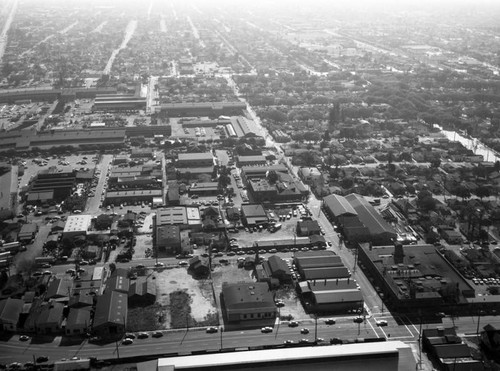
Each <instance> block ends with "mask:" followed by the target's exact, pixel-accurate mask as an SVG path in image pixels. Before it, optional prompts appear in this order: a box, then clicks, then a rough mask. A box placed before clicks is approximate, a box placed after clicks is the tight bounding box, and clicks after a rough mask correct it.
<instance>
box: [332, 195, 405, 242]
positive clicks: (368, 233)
mask: <svg viewBox="0 0 500 371" xmlns="http://www.w3.org/2000/svg"><path fill="white" fill-rule="evenodd" d="M323 207H324V210H325V212H326V213H327V214H328V215H329V216H330V217H331V218H332V220H333V221H334V222H335V223H337V224H338V225H339V226H340V229H341V231H342V233H343V234H344V236H345V238H346V240H347V241H349V242H350V243H356V242H371V243H372V244H373V245H387V244H390V243H392V241H395V240H396V238H397V233H396V231H395V230H394V228H393V227H392V226H391V225H389V224H388V223H387V222H386V221H385V220H384V219H383V218H382V216H381V215H380V214H379V213H378V212H377V210H375V208H374V207H373V206H372V205H370V203H369V202H368V201H367V200H366V199H365V198H364V197H363V196H361V195H358V194H355V193H352V194H350V195H348V196H346V197H343V196H339V195H335V194H332V195H329V196H327V197H325V198H324V204H323Z"/></svg>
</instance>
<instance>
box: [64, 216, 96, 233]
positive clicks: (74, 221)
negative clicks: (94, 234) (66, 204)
mask: <svg viewBox="0 0 500 371" xmlns="http://www.w3.org/2000/svg"><path fill="white" fill-rule="evenodd" d="M91 222H92V215H70V216H68V219H67V220H66V224H65V225H64V230H63V233H68V232H87V230H88V229H89V227H90V224H91Z"/></svg>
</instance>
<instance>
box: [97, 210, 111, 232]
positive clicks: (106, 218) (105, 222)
mask: <svg viewBox="0 0 500 371" xmlns="http://www.w3.org/2000/svg"><path fill="white" fill-rule="evenodd" d="M111 224H113V218H112V217H111V216H110V215H107V214H101V215H99V216H98V217H97V218H96V221H95V224H94V227H95V229H97V230H99V231H103V230H106V229H108V228H111Z"/></svg>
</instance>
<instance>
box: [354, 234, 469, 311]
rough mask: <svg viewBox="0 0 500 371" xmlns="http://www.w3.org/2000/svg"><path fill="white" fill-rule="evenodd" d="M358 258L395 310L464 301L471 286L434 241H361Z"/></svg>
mask: <svg viewBox="0 0 500 371" xmlns="http://www.w3.org/2000/svg"><path fill="white" fill-rule="evenodd" d="M358 259H359V263H361V264H362V265H363V267H364V269H365V270H366V271H367V272H369V274H370V276H371V277H373V279H374V280H375V285H376V286H378V287H379V288H380V290H381V291H382V292H383V294H384V295H385V297H386V298H387V299H388V301H389V302H390V303H391V305H392V306H393V307H394V308H395V309H398V310H408V311H412V310H413V309H414V308H428V309H429V310H435V311H436V312H440V311H442V310H443V306H444V305H446V304H447V303H448V304H449V305H455V304H456V303H459V304H467V302H468V298H473V297H474V296H475V290H474V287H472V286H471V285H470V284H469V283H468V282H467V280H465V279H464V278H462V276H461V275H460V274H459V273H458V272H457V271H456V270H455V268H454V267H453V266H452V265H451V264H450V263H449V262H448V260H446V259H445V258H444V257H443V255H442V254H441V253H439V251H438V250H437V249H436V247H434V246H433V245H407V246H403V245H400V244H396V245H394V244H392V245H389V246H370V245H369V244H367V243H365V244H360V246H359V248H358Z"/></svg>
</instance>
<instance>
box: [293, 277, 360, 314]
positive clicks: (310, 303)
mask: <svg viewBox="0 0 500 371" xmlns="http://www.w3.org/2000/svg"><path fill="white" fill-rule="evenodd" d="M298 290H299V293H300V295H301V297H302V299H303V301H304V303H305V306H306V310H308V311H309V312H314V313H332V314H336V313H351V312H354V313H357V312H358V311H360V310H362V309H363V303H364V300H363V294H362V293H361V290H360V288H359V285H358V284H357V283H356V281H355V280H353V279H351V278H339V279H321V280H308V281H303V282H300V283H299V287H298Z"/></svg>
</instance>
